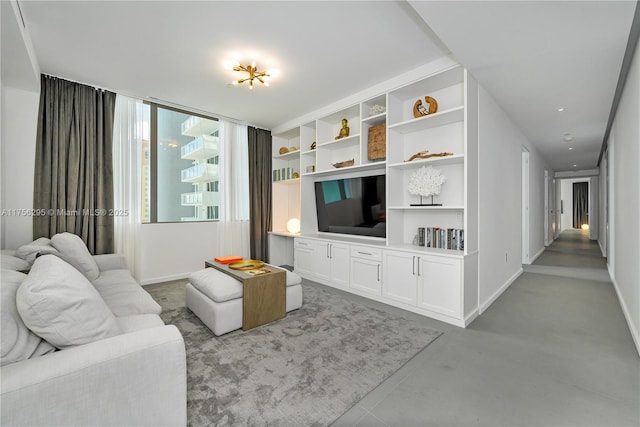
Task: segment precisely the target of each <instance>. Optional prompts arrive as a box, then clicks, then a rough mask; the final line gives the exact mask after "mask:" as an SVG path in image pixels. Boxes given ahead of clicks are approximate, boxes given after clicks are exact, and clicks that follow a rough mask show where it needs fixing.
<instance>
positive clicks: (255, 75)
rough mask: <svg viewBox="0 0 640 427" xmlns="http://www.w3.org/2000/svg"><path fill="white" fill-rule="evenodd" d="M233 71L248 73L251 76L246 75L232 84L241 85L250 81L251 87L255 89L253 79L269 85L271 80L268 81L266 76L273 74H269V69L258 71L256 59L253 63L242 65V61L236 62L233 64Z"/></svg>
mask: <svg viewBox="0 0 640 427" xmlns="http://www.w3.org/2000/svg"><path fill="white" fill-rule="evenodd" d="M233 71H238V72H241V73H248V74H249V76H248V77H245V78H244V79H238V80H234V81H232V82H231V84H232V85H239V84H241V83H244V82H249V89H253V81H254V80H258V81H259V82H260V83H262V84H263V85H265V86H269V82H268V81H266V79H265V77H271V74H269V72H267V71H258V68H257V67H256V63H255V61H252V62H251V65H242V64H240V63H236V64H234V65H233Z"/></svg>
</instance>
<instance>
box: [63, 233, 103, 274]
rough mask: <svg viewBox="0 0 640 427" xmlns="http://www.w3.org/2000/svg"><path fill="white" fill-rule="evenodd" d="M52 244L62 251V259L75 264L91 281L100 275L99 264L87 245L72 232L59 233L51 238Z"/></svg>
mask: <svg viewBox="0 0 640 427" xmlns="http://www.w3.org/2000/svg"><path fill="white" fill-rule="evenodd" d="M51 245H52V246H53V247H54V248H56V249H57V250H58V252H60V254H61V257H62V259H64V260H65V261H66V262H68V263H69V264H71V265H72V266H74V267H75V268H76V269H77V270H78V271H79V272H80V273H82V274H84V275H85V277H86V278H87V279H89V280H91V281H93V280H96V279H97V278H98V276H99V275H100V270H99V269H98V264H96V261H95V260H94V259H93V257H92V256H91V253H90V252H89V250H88V249H87V245H85V243H84V242H83V241H82V239H81V238H80V237H79V236H76V235H75V234H72V233H66V232H65V233H58V234H56V235H55V236H53V237H52V238H51Z"/></svg>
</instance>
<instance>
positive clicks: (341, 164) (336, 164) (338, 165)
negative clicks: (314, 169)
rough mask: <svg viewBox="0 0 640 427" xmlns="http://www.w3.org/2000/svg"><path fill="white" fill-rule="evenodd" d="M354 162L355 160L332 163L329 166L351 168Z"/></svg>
mask: <svg viewBox="0 0 640 427" xmlns="http://www.w3.org/2000/svg"><path fill="white" fill-rule="evenodd" d="M355 162H356V159H351V160H345V161H344V162H338V163H332V164H331V165H332V166H333V167H334V168H345V167H347V166H353V165H354V164H355Z"/></svg>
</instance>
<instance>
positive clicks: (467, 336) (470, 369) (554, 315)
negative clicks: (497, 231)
mask: <svg viewBox="0 0 640 427" xmlns="http://www.w3.org/2000/svg"><path fill="white" fill-rule="evenodd" d="M335 292H340V291H337V290H336V291H335ZM344 297H345V298H354V299H359V297H357V296H353V295H351V294H344ZM359 300H360V301H362V300H361V299H359ZM385 307H387V308H389V306H385ZM390 309H393V308H390ZM398 311H399V312H402V311H401V310H398ZM404 313H406V312H404ZM407 315H408V316H412V317H414V318H415V319H416V320H418V321H420V322H422V323H424V324H425V325H428V326H432V327H434V328H437V329H440V330H442V331H444V335H442V336H441V337H440V338H438V339H437V340H436V341H435V342H434V343H433V344H431V345H430V346H429V347H427V348H426V349H424V350H423V351H422V352H420V353H419V354H418V355H417V356H416V357H414V358H413V359H412V360H411V361H409V362H408V363H407V364H406V365H405V366H403V367H402V368H401V369H399V370H398V371H397V372H396V373H395V374H394V375H392V376H391V377H390V378H388V379H387V380H386V381H385V382H383V383H382V384H380V385H379V386H378V387H377V388H376V389H374V390H373V391H371V392H370V393H369V394H368V395H367V396H365V397H364V398H363V399H362V400H361V401H360V402H358V403H357V404H356V406H354V407H353V408H352V409H351V410H349V411H348V412H347V413H346V414H344V415H343V416H342V417H341V418H339V419H338V420H337V421H336V423H335V425H336V426H354V425H356V426H396V425H403V426H418V425H420V426H427V425H433V426H442V425H455V426H472V425H473V426H477V425H485V426H489V425H490V426H638V425H640V358H639V357H638V353H637V350H636V348H635V346H634V343H633V339H632V337H631V334H630V332H629V329H628V326H627V323H626V321H625V319H624V316H623V313H622V310H621V308H620V304H619V302H618V298H617V295H616V292H615V289H614V287H613V285H612V283H611V282H610V281H609V278H608V275H607V272H606V262H605V259H604V258H602V255H601V253H600V250H599V247H598V245H597V243H595V242H591V241H589V240H588V238H587V237H586V236H585V235H583V232H581V231H579V230H575V231H574V230H568V231H566V232H564V233H562V234H561V235H560V237H559V238H558V239H557V240H556V241H555V242H553V244H552V245H551V246H550V247H549V248H547V250H546V251H545V252H544V253H543V254H542V255H541V256H540V257H539V258H538V259H537V260H536V262H535V264H534V265H531V266H526V268H525V272H524V273H523V274H522V275H521V276H520V277H519V278H518V279H517V280H516V281H515V282H514V283H513V284H512V285H511V286H510V287H509V288H508V289H507V290H506V291H505V292H504V293H503V294H502V295H501V296H500V297H499V298H498V300H497V301H496V302H495V303H494V304H493V305H491V306H490V307H489V309H488V310H487V311H485V312H484V313H483V314H482V315H481V316H480V317H478V318H477V319H476V320H475V321H474V322H473V323H472V324H471V325H470V326H469V327H468V328H466V329H461V328H456V327H454V326H450V325H446V324H443V323H441V322H437V321H435V320H432V319H427V318H424V317H421V316H417V315H412V314H410V313H409V314H407Z"/></svg>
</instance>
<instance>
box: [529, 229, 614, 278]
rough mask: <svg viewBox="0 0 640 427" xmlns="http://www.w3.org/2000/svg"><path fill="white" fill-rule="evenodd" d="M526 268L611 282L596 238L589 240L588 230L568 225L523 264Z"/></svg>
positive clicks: (539, 271)
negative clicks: (531, 261)
mask: <svg viewBox="0 0 640 427" xmlns="http://www.w3.org/2000/svg"><path fill="white" fill-rule="evenodd" d="M523 269H524V271H525V272H529V273H538V274H549V275H554V276H563V277H574V278H582V279H587V280H597V281H601V282H608V283H611V281H610V278H609V273H608V272H607V259H606V258H604V257H603V256H602V252H601V251H600V247H599V246H598V243H597V242H596V241H592V240H589V231H588V230H577V229H569V230H565V231H563V232H562V233H560V236H558V238H557V239H556V240H555V241H554V242H553V243H551V245H549V247H548V248H547V249H546V250H545V251H544V252H543V253H542V254H541V255H540V256H539V257H538V259H536V260H535V261H534V262H533V264H531V265H525V266H523Z"/></svg>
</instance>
